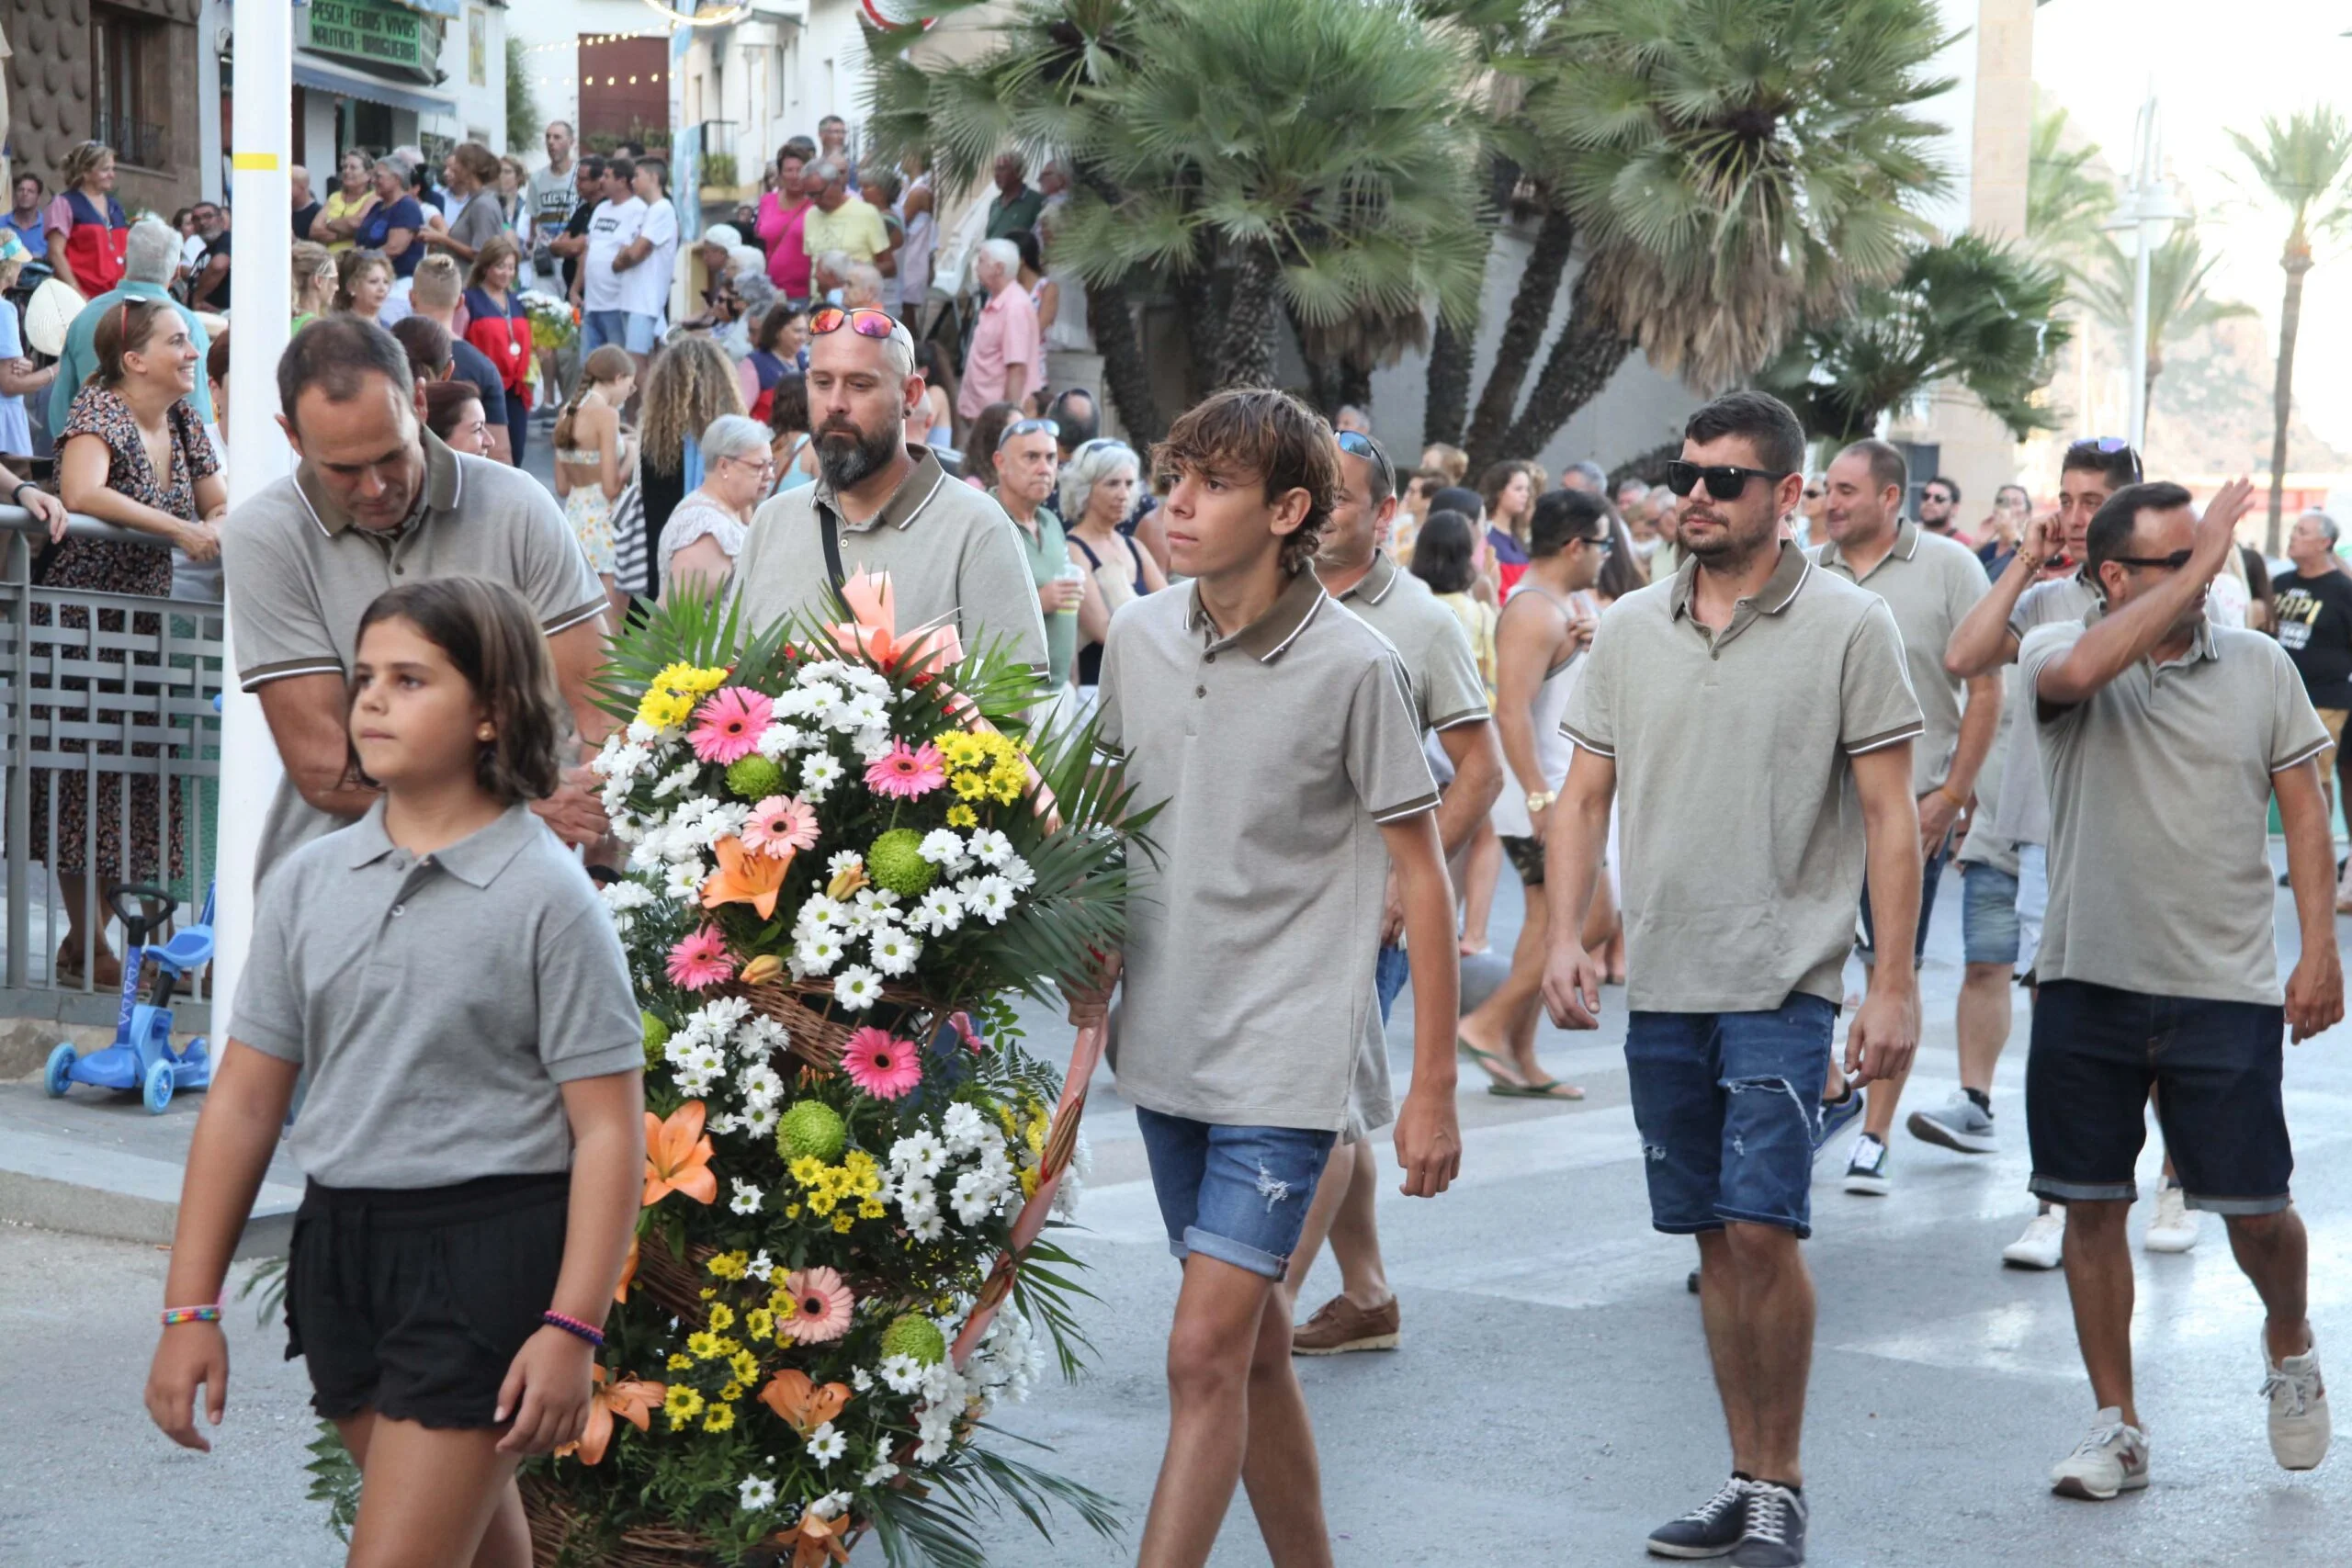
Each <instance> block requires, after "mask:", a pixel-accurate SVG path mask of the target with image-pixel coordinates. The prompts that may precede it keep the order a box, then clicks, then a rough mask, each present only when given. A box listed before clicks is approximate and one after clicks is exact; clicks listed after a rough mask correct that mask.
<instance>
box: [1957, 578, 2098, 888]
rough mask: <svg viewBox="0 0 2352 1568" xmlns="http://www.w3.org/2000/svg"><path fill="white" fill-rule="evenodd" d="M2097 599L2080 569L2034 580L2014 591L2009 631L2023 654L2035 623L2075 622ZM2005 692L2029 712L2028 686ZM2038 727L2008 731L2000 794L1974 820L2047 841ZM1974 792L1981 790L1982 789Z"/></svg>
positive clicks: (2016, 836)
mask: <svg viewBox="0 0 2352 1568" xmlns="http://www.w3.org/2000/svg"><path fill="white" fill-rule="evenodd" d="M2101 602H2102V600H2101V595H2100V593H2099V592H2098V589H2097V588H2095V587H2093V586H2092V585H2091V583H2090V582H2089V581H2088V580H2087V579H2086V578H2085V577H2084V576H2083V575H2082V574H2081V573H2079V572H2077V573H2076V574H2075V575H2074V576H2072V577H2054V578H2052V579H2051V580H2050V581H2047V582H2037V583H2035V584H2034V585H2033V586H2032V587H2030V588H2029V589H2027V590H2026V591H2025V592H2023V593H2020V594H2018V602H2017V606H2016V608H2014V609H2012V610H2011V611H2010V612H2009V635H2010V636H2011V637H2016V638H2017V639H2018V650H2019V652H2020V653H2022V652H2023V650H2024V646H2025V639H2026V635H2027V634H2028V633H2030V632H2031V631H2032V630H2033V629H2034V627H2036V626H2052V625H2058V624H2063V623H2068V622H2073V623H2079V622H2080V621H2081V620H2082V618H2083V617H2084V616H2085V615H2088V614H2090V612H2091V611H2093V610H2095V609H2097V608H2098V606H2099V604H2101ZM2010 694H2011V695H2012V696H2014V697H2015V698H2016V700H2017V705H2018V708H2019V710H2020V711H2024V712H2031V711H2032V709H2031V707H2030V702H2031V697H2032V688H2031V687H2030V686H2026V685H2022V684H2020V685H2018V686H2015V687H2012V688H2011V690H2010ZM2039 728H2040V727H2039V726H2036V725H2031V724H2018V725H2016V726H2014V727H2012V728H2011V729H2010V730H2009V751H2008V755H2007V757H2005V758H2003V759H2002V761H2001V788H2000V793H1999V795H1997V796H1996V798H1995V800H1994V803H1993V812H1992V815H1991V817H1990V818H1986V819H1985V820H1984V821H1982V822H1980V823H1979V824H1978V826H1979V827H1990V828H1991V829H1993V831H1995V832H1996V833H1997V834H1999V835H2000V836H2001V837H2002V838H2004V839H2007V840H2009V841H2010V842H2011V843H2017V844H2047V843H2048V842H2049V841H2050V790H2049V787H2048V786H2047V785H2046V784H2044V783H2043V782H2042V769H2041V740H2040V737H2039V735H2038V733H2037V732H2038V729H2039ZM1978 793H1979V795H1982V793H1983V792H1982V791H1981V790H1980V791H1979V792H1978Z"/></svg>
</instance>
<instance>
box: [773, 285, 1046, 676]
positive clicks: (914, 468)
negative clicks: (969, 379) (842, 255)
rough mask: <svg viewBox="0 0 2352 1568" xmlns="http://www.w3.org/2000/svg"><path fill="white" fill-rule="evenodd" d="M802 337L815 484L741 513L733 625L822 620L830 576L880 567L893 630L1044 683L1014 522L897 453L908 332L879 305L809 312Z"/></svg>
mask: <svg viewBox="0 0 2352 1568" xmlns="http://www.w3.org/2000/svg"><path fill="white" fill-rule="evenodd" d="M810 330H811V332H812V333H814V334H815V335H814V336H813V337H812V338H811V339H810V341H809V428H810V430H811V431H812V432H813V434H812V436H811V439H812V440H814V441H815V442H816V444H817V464H818V470H819V477H818V479H817V482H816V483H815V484H813V485H804V486H802V487H801V488H800V489H798V490H793V491H785V493H784V494H782V495H779V496H777V497H775V499H774V500H772V501H770V502H767V504H765V505H764V506H762V507H761V508H760V509H759V511H758V512H757V513H753V515H752V529H751V536H750V537H749V538H748V539H746V540H745V541H744V544H743V553H742V554H741V555H740V556H738V557H737V558H736V560H735V581H734V592H735V599H736V603H737V604H739V605H740V606H741V609H742V612H743V618H744V622H745V625H746V626H750V627H762V626H768V625H770V624H772V623H774V622H775V621H776V620H778V619H779V618H781V617H783V616H785V615H797V614H801V613H804V612H808V611H816V612H820V613H822V614H824V615H827V616H828V617H829V618H830V616H831V613H832V608H833V605H832V591H831V584H833V583H834V582H836V581H839V579H840V577H841V576H842V575H844V574H850V573H855V572H858V571H869V572H885V571H887V572H888V573H889V574H890V586H891V589H892V591H893V593H894V595H895V597H896V600H897V609H898V621H899V630H900V631H910V630H912V629H913V628H914V627H916V626H923V625H926V624H929V623H932V622H942V623H944V624H947V625H950V626H954V627H955V628H956V632H957V634H958V635H959V636H960V637H962V639H963V643H964V651H965V652H967V653H977V652H979V651H980V650H982V649H994V650H996V651H999V652H1001V653H1003V654H1005V655H1008V656H1010V657H1012V658H1013V659H1017V660H1020V661H1022V662H1023V663H1025V664H1027V665H1029V666H1031V667H1032V668H1033V669H1035V670H1036V671H1038V673H1039V674H1041V675H1042V674H1044V673H1045V671H1046V620H1045V616H1044V615H1043V614H1042V613H1041V612H1040V610H1039V608H1038V603H1037V587H1036V583H1035V581H1034V580H1033V579H1032V578H1031V576H1030V574H1029V560H1028V557H1027V555H1026V554H1025V553H1024V552H1023V550H1022V547H1021V541H1020V539H1019V538H1018V537H1017V536H1015V535H1014V533H1013V531H1012V519H1011V518H1009V517H1007V516H1006V515H1005V514H1004V508H1003V507H1001V506H999V505H998V504H997V503H996V502H994V501H993V500H991V499H990V498H989V496H988V495H987V494H986V493H985V492H984V491H978V490H975V489H973V488H972V487H971V486H970V485H967V484H961V483H958V482H957V481H956V480H955V479H950V478H949V477H948V475H947V472H946V470H945V469H944V468H941V467H940V466H939V459H938V458H937V457H933V455H932V451H931V448H930V447H928V446H909V445H908V444H907V421H908V420H909V419H910V418H913V417H915V416H916V414H917V412H918V411H919V410H920V409H921V408H922V398H923V386H924V384H923V378H922V376H921V375H920V374H919V373H918V372H917V371H916V370H915V367H914V355H915V348H914V340H913V339H912V338H911V337H910V336H909V335H908V334H907V329H906V328H905V327H904V326H901V325H899V324H898V323H897V322H894V321H891V320H890V319H889V318H888V316H886V315H884V314H883V313H882V312H881V311H879V310H820V311H819V312H818V313H817V315H816V318H815V320H814V321H811V323H810ZM877 332H878V334H879V335H876V333H877Z"/></svg>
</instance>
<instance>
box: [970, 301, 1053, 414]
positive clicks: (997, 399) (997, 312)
mask: <svg viewBox="0 0 2352 1568" xmlns="http://www.w3.org/2000/svg"><path fill="white" fill-rule="evenodd" d="M1043 355H1044V345H1043V344H1041V343H1040V342H1039V341H1038V332H1037V307H1036V306H1035V305H1033V304H1031V303H1030V302H1029V291H1028V290H1027V289H1025V288H1022V287H1021V283H1020V280H1019V279H1017V278H1016V279H1013V280H1012V281H1010V282H1008V283H1007V284H1006V285H1005V286H1004V287H1003V288H1000V289H998V290H997V291H996V296H995V298H993V299H990V300H989V302H988V303H987V304H986V305H985V306H983V307H981V309H980V319H979V321H978V324H977V325H976V326H974V327H973V329H972V346H971V348H970V350H969V351H968V352H967V353H966V355H964V385H963V388H962V389H961V390H959V391H958V392H957V393H956V412H957V413H959V414H961V415H963V416H964V417H965V418H966V419H977V418H978V417H979V412H980V411H981V410H982V409H984V408H986V407H988V406H989V404H990V403H1017V402H1019V401H1020V400H1022V399H1023V398H1025V397H1027V396H1028V395H1029V389H1030V388H1032V387H1034V386H1035V385H1037V383H1038V382H1039V381H1040V380H1042V379H1043V378H1044V370H1045V367H1044V366H1042V365H1041V364H1039V363H1038V361H1039V360H1040V359H1041V358H1042V357H1043ZM1013 365H1018V366H1020V367H1021V370H1022V373H1021V384H1020V385H1019V386H1017V387H1016V386H1008V385H1007V384H1006V379H1005V369H1006V367H1008V366H1013Z"/></svg>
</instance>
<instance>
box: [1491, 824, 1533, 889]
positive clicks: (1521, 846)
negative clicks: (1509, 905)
mask: <svg viewBox="0 0 2352 1568" xmlns="http://www.w3.org/2000/svg"><path fill="white" fill-rule="evenodd" d="M1495 836H1496V837H1497V838H1498V839H1500V840H1502V843H1503V853H1504V855H1505V856H1506V857H1508V858H1509V859H1510V868H1511V869H1512V870H1513V871H1515V872H1517V873H1519V880H1520V885H1521V886H1525V887H1541V886H1544V840H1541V839H1538V838H1534V837H1532V836H1530V837H1528V838H1523V839H1521V838H1514V837H1512V836H1511V835H1510V834H1509V833H1498V834H1496V835H1495Z"/></svg>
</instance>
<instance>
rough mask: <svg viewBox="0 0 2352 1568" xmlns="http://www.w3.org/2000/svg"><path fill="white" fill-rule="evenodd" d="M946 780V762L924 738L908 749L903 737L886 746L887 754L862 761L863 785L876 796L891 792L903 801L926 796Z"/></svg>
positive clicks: (936, 748) (937, 750)
mask: <svg viewBox="0 0 2352 1568" xmlns="http://www.w3.org/2000/svg"><path fill="white" fill-rule="evenodd" d="M946 782H947V764H946V761H945V760H944V758H942V757H941V756H940V754H939V748H938V747H936V746H933V744H932V743H931V742H930V741H928V740H926V741H924V742H923V743H922V745H921V746H919V747H917V748H915V749H914V750H908V748H907V743H906V742H905V741H903V740H901V741H899V743H898V744H897V745H895V746H892V747H891V748H890V751H889V754H888V756H885V757H882V758H879V759H877V760H876V761H872V762H869V763H867V764H866V768H865V787H866V788H868V789H870V790H872V791H873V792H874V793H875V794H876V795H899V796H901V797H902V798H904V799H907V800H912V799H914V798H915V797H916V796H917V795H929V794H930V793H931V792H932V791H933V790H935V789H937V788H938V787H939V786H940V785H941V784H945V783H946Z"/></svg>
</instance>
